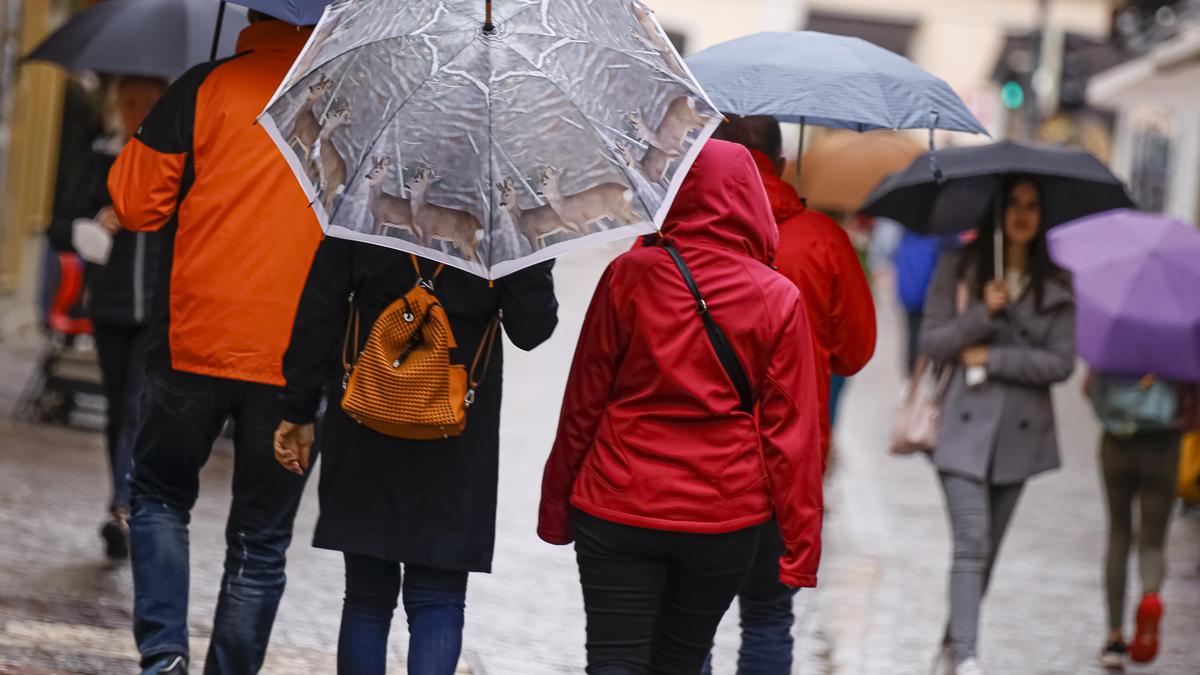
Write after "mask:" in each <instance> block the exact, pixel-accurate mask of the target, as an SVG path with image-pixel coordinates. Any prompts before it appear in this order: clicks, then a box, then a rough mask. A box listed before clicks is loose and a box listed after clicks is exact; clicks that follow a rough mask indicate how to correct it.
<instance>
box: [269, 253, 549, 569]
mask: <svg viewBox="0 0 1200 675" xmlns="http://www.w3.org/2000/svg"><path fill="white" fill-rule="evenodd" d="M421 264H422V269H423V271H424V273H425V274H427V275H428V274H432V273H433V271H434V269H435V268H436V265H435V264H434V263H431V262H430V261H427V260H423V261H421ZM551 269H552V264H551V263H545V264H541V265H537V266H535V267H532V268H529V269H527V270H524V271H522V272H518V273H516V274H513V275H511V276H508V277H505V278H503V279H500V280H498V281H496V282H495V285H494V287H489V284H488V282H487V281H485V280H483V279H480V278H478V277H475V276H473V275H470V274H467V273H465V272H460V271H458V270H454V269H451V268H446V270H445V272H443V273H442V275H441V277H440V278H439V279H438V281H437V284H436V286H437V295H438V298H439V299H440V301H441V303H442V305H443V306H444V307H445V309H446V313H447V315H448V316H449V318H450V325H451V328H452V329H453V331H454V336H455V338H456V340H457V342H458V349H457V350H455V351H454V352H452V353H451V360H452V362H453V363H462V364H465V365H467V366H468V367H469V366H470V364H471V360H472V359H473V357H474V356H475V353H476V350H477V348H478V346H479V343H480V341H481V340H482V337H483V331H484V329H485V328H486V327H487V324H488V322H489V321H490V320H491V319H492V317H494V316H495V315H496V312H497V311H498V310H503V312H504V321H503V325H504V332H505V333H506V334H507V335H508V337H509V339H510V340H511V341H512V342H513V344H515V345H516V346H517V347H519V348H521V349H526V350H529V349H533V348H534V347H536V346H538V345H539V344H541V343H542V342H544V341H545V340H546V339H547V338H549V337H550V335H551V334H552V333H553V332H554V328H555V326H556V325H557V323H558V301H557V300H556V299H555V297H554V281H553V277H552V275H551ZM415 283H416V273H415V271H414V270H413V265H412V259H411V258H410V257H409V255H408V254H404V253H399V252H397V251H392V250H389V249H385V248H381V247H378V246H374V245H370V244H361V243H355V242H351V241H348V240H344V239H338V238H334V237H327V238H326V239H325V240H324V241H323V242H322V243H321V246H320V248H319V249H318V250H317V254H316V258H315V259H314V260H313V266H312V270H311V271H310V272H309V276H308V281H307V283H306V284H305V287H304V293H303V295H302V296H301V299H300V307H299V309H298V311H297V314H296V322H295V325H294V327H293V329H292V340H291V345H290V346H289V347H288V350H287V352H286V354H285V355H284V358H283V372H284V377H285V378H286V379H287V385H286V387H285V388H284V393H283V401H284V418H285V419H287V420H288V421H291V422H297V423H303V422H308V421H311V420H313V419H314V418H315V416H316V413H317V408H318V405H319V402H320V399H321V395H322V392H323V391H325V392H328V394H329V403H328V407H327V410H326V413H325V415H324V418H323V419H322V420H321V422H320V424H319V427H318V430H317V448H318V449H319V452H320V455H321V482H320V498H321V515H320V518H319V519H318V522H317V529H316V535H315V537H314V542H313V544H314V545H315V546H317V547H318V548H327V549H334V550H338V551H344V552H349V553H358V554H361V555H368V556H372V557H375V558H381V559H384V560H396V561H401V562H405V563H410V564H417V565H424V566H428V567H434V568H438V569H448V570H465V571H471V572H488V571H490V570H491V565H492V550H493V545H494V543H495V539H496V486H497V482H498V480H499V455H500V392H501V388H502V387H501V378H502V371H503V365H504V359H503V354H502V351H503V349H502V345H500V344H497V345H496V350H495V352H494V354H493V358H492V363H491V367H490V369H489V371H488V372H487V374H486V376H485V379H484V381H483V384H482V386H481V387H480V389H479V391H478V392H477V396H476V400H475V404H474V405H472V406H471V408H470V409H469V411H468V413H467V428H466V431H465V432H464V433H463V434H462V435H461V436H459V437H457V438H450V439H445V440H438V441H409V440H403V439H398V438H392V437H389V436H385V435H383V434H379V433H377V432H374V431H372V430H370V429H368V428H367V427H364V426H362V425H360V424H358V423H356V422H354V421H352V420H351V419H350V418H349V417H347V415H346V414H345V412H343V410H342V408H341V405H340V400H341V395H342V387H341V380H342V376H343V372H342V361H341V359H342V341H343V337H344V335H345V326H346V319H347V313H348V303H347V298H348V296H349V294H350V292H351V291H353V292H354V293H355V304H356V305H357V306H358V308H359V311H360V312H361V321H362V323H361V326H362V328H361V330H360V341H361V342H365V341H366V338H367V334H368V333H369V332H370V327H371V326H372V325H373V324H374V321H375V319H376V317H378V316H379V313H380V312H381V311H382V310H383V309H384V308H386V307H387V306H388V305H390V304H391V303H392V302H393V301H395V300H396V299H397V298H399V297H400V296H402V295H403V294H405V293H407V292H408V291H409V290H410V289H412V287H413V285H414V284H415ZM359 347H360V348H361V345H359ZM530 481H531V482H530V489H536V482H537V477H536V476H531V477H530Z"/></svg>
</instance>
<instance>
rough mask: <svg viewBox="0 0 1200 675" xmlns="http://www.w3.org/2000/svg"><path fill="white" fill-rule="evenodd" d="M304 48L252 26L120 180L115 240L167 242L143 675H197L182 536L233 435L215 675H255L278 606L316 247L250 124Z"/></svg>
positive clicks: (153, 410) (191, 88)
mask: <svg viewBox="0 0 1200 675" xmlns="http://www.w3.org/2000/svg"><path fill="white" fill-rule="evenodd" d="M310 32H311V29H307V28H297V27H296V26H292V25H289V24H286V23H284V22H282V21H277V20H274V19H270V18H269V17H266V16H264V15H261V14H258V13H256V12H251V24H250V26H249V27H247V28H246V29H245V30H243V31H242V34H241V35H240V36H239V38H238V45H237V54H238V55H237V56H235V57H233V58H230V59H226V60H223V61H215V62H212V63H206V64H203V65H200V66H197V67H195V68H193V69H192V70H190V71H188V72H187V73H185V74H184V75H183V76H182V77H180V78H179V80H177V81H176V82H175V83H174V84H172V85H171V87H170V88H169V89H168V90H167V92H166V93H165V94H164V95H163V97H162V99H161V100H160V101H159V103H158V104H157V105H156V106H155V108H154V109H153V110H152V111H151V112H150V114H149V115H148V116H147V117H146V119H145V121H144V122H143V124H142V126H141V128H140V129H139V130H138V132H137V135H136V136H134V138H133V140H131V141H130V142H129V144H128V145H126V147H125V149H124V150H123V151H122V152H121V155H120V156H119V157H118V158H117V161H116V163H115V164H114V165H113V168H112V171H111V173H110V174H109V192H110V193H111V194H112V198H113V206H114V209H115V210H116V213H117V216H118V219H119V220H120V221H121V224H122V225H123V226H124V227H126V228H128V229H130V230H136V231H143V232H145V231H156V230H163V231H164V232H165V234H166V236H168V237H169V238H170V243H169V244H168V245H167V251H168V256H167V257H168V260H169V261H170V262H169V264H166V265H163V267H164V270H163V271H164V275H163V276H164V278H163V279H161V280H160V283H161V284H162V286H161V288H162V289H163V292H161V293H158V294H156V296H157V297H159V298H161V300H162V301H161V302H160V303H158V306H157V307H155V308H154V309H153V312H152V318H151V322H150V327H149V333H148V336H147V381H146V391H145V392H144V394H143V401H144V402H145V403H144V405H143V411H142V420H141V424H140V428H139V430H138V434H137V439H136V441H135V442H134V470H133V480H132V490H133V514H132V518H131V520H130V540H131V544H132V567H133V585H134V608H133V615H134V616H133V631H134V637H135V638H136V640H137V645H138V650H139V651H140V652H141V655H142V668H143V669H144V671H143V672H144V673H170V674H172V675H178V674H180V673H186V672H187V660H188V630H187V597H188V521H189V519H190V513H191V509H192V506H193V504H195V501H196V497H197V494H198V492H199V474H200V469H201V468H202V467H203V466H204V464H205V462H206V461H207V459H208V456H209V454H210V453H211V452H212V446H213V443H214V442H215V440H216V438H217V436H218V435H219V434H220V432H221V428H222V426H223V425H224V424H225V420H226V419H227V418H229V417H232V418H233V420H234V469H233V503H232V505H231V507H230V511H229V521H228V524H227V526H226V530H225V538H226V543H227V551H226V556H225V575H224V578H223V579H222V581H221V592H220V596H219V598H218V601H217V611H216V616H215V618H214V619H213V628H212V640H211V643H210V645H209V650H208V657H207V659H206V662H205V672H206V673H255V672H257V671H258V670H259V669H260V668H261V667H262V663H263V658H264V656H265V654H266V649H267V641H268V639H269V637H270V634H271V626H272V624H273V623H274V620H275V611H276V609H277V608H278V605H279V599H280V597H281V596H282V595H283V587H284V580H285V578H284V554H285V552H286V551H287V548H288V545H289V543H290V542H291V539H292V520H293V519H294V518H295V515H296V509H297V506H298V505H299V503H300V495H301V492H302V491H303V489H304V481H305V479H304V477H302V476H295V475H293V474H291V473H289V472H288V471H286V470H285V469H283V467H281V466H279V464H278V463H277V462H276V461H275V458H274V447H273V436H272V435H273V433H274V430H275V426H276V425H277V424H278V422H279V418H280V406H281V404H280V401H279V391H280V385H282V384H283V372H282V361H283V351H284V349H285V348H286V347H287V342H288V339H289V336H290V334H291V328H292V321H293V319H294V316H295V313H296V305H297V303H298V302H299V299H300V292H301V289H302V287H303V285H304V280H305V277H306V276H307V274H308V268H309V264H310V263H311V261H312V257H313V255H314V253H315V252H316V248H317V244H318V243H319V241H320V239H321V230H320V226H319V225H318V223H317V220H316V218H315V216H314V214H313V212H312V211H311V209H309V206H308V199H307V198H305V196H304V192H303V190H302V189H301V187H300V185H299V183H298V182H297V181H296V179H295V177H294V176H293V175H292V171H291V169H290V168H289V167H288V164H287V162H286V160H284V158H283V156H282V155H280V154H279V151H278V150H277V149H276V148H275V145H274V143H272V142H271V140H270V138H269V137H268V136H267V133H266V131H264V130H263V129H262V128H261V127H260V126H258V125H257V124H256V123H255V120H256V118H257V116H258V114H259V113H260V112H262V110H263V108H264V107H265V106H266V104H267V101H268V99H270V97H271V95H272V94H273V93H274V92H275V89H276V88H277V87H278V86H279V83H280V82H281V81H282V80H283V78H284V76H285V74H286V73H287V70H288V68H289V67H290V66H291V64H292V61H293V60H295V58H296V57H297V56H298V55H299V53H300V50H301V48H302V47H303V46H304V44H305V42H306V41H307V39H308V36H309V33H310Z"/></svg>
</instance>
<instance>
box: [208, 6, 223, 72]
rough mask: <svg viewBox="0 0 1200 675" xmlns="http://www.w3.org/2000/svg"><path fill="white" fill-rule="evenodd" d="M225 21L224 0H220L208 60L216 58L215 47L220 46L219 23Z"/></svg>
mask: <svg viewBox="0 0 1200 675" xmlns="http://www.w3.org/2000/svg"><path fill="white" fill-rule="evenodd" d="M224 21H225V0H221V5H220V7H218V8H217V27H216V29H215V30H213V41H212V53H211V54H210V55H209V57H208V60H209V61H216V60H217V48H219V47H220V46H221V24H222V23H224Z"/></svg>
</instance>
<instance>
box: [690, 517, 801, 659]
mask: <svg viewBox="0 0 1200 675" xmlns="http://www.w3.org/2000/svg"><path fill="white" fill-rule="evenodd" d="M781 555H783V538H782V537H781V536H780V534H779V526H778V525H777V524H776V522H775V521H774V520H770V521H767V522H766V523H763V525H762V528H761V531H760V533H759V537H758V551H757V553H756V555H755V557H754V565H753V566H752V567H751V568H750V574H749V575H748V576H747V577H746V581H745V583H743V584H742V589H741V591H739V592H738V609H739V610H740V612H741V623H742V647H741V649H739V650H738V669H737V672H738V674H739V675H791V672H792V651H793V644H794V640H793V638H792V625H793V624H795V623H796V615H795V613H794V611H793V609H792V604H793V602H792V601H793V599H794V598H795V596H796V590H795V589H792V588H788V587H787V586H785V585H783V583H782V582H780V581H779V556H781ZM703 675H712V657H711V656H709V659H708V661H707V662H705V664H704V670H703Z"/></svg>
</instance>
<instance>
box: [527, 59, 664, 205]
mask: <svg viewBox="0 0 1200 675" xmlns="http://www.w3.org/2000/svg"><path fill="white" fill-rule="evenodd" d="M543 37H547V36H543ZM505 46H506V47H508V50H509V51H511V52H512V53H514V54H516V55H517V56H518V57H520V58H521V60H523V61H525V62H526V63H528V64H529V65H530V66H532V67H533V68H534V69H536V70H538V71H539V72H543V74H544V75H546V81H547V82H549V83H550V84H551V85H553V86H554V88H555V89H557V90H558V92H559V93H560V94H562V97H563V99H565V100H566V101H567V103H570V104H571V107H572V108H574V109H575V112H577V113H579V115H580V117H583V119H584V120H585V121H586V122H587V124H588V126H589V127H591V129H592V132H593V133H595V134H596V136H597V137H599V138H604V134H603V133H601V131H600V129H598V128H597V127H596V124H595V122H593V121H592V118H591V116H590V115H587V114H586V113H584V112H583V110H582V109H581V108H580V107H579V104H578V103H576V102H575V99H573V98H571V96H570V94H568V93H567V91H566V90H565V89H563V88H562V86H561V85H560V84H559V83H558V82H556V81H555V80H554V78H552V77H550V76H549V75H548V74H546V73H545V72H544V71H542V69H541V68H539V67H538V65H537V64H536V63H534V62H533V61H530V60H529V57H527V56H525V55H524V54H522V53H521V52H519V51H517V50H515V49H513V48H512V46H511V45H507V44H506V45H505ZM605 152H608V149H607V148H605ZM629 170H630V171H631V170H632V169H629ZM621 173H622V174H623V175H624V176H625V179H626V180H629V174H628V173H626V169H621ZM630 182H631V183H632V181H630ZM630 189H633V188H632V185H631V186H630ZM633 194H634V195H635V196H637V198H638V201H640V202H641V203H642V208H643V209H645V211H646V215H647V216H649V217H650V220H651V221H653V220H654V214H655V212H656V210H655V209H652V208H650V205H649V204H647V203H646V198H645V196H643V195H642V194H641V191H640V190H636V189H635V190H633Z"/></svg>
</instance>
